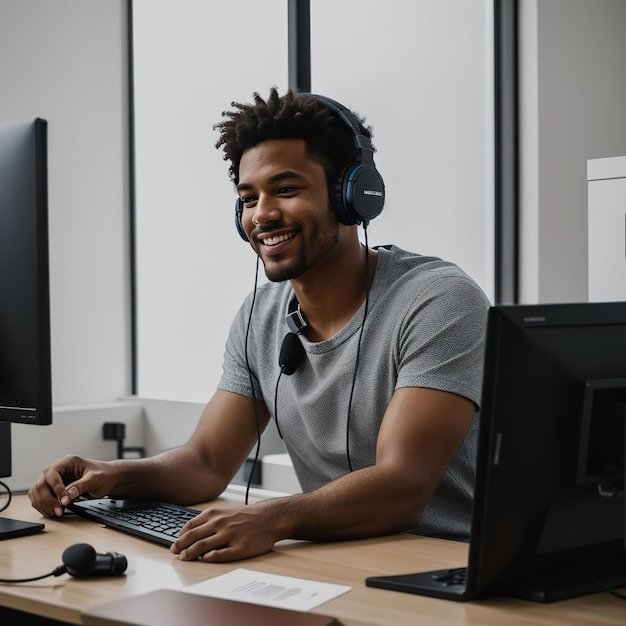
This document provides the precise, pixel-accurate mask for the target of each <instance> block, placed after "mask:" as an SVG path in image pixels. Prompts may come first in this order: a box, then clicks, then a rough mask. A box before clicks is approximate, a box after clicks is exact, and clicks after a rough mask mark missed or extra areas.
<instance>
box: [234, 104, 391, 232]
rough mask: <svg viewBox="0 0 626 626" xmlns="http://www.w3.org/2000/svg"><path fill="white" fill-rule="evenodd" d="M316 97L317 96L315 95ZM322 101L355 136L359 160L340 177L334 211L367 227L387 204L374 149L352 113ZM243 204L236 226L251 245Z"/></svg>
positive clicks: (334, 190) (333, 193) (349, 222)
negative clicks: (243, 216) (363, 223)
mask: <svg viewBox="0 0 626 626" xmlns="http://www.w3.org/2000/svg"><path fill="white" fill-rule="evenodd" d="M311 95H314V94H311ZM315 98H317V100H318V102H319V103H320V104H321V105H322V106H323V107H324V108H326V109H328V110H329V111H330V112H331V113H332V114H333V115H334V116H335V117H337V118H338V119H339V120H341V121H342V122H343V124H344V125H345V126H347V127H348V129H349V130H350V131H351V133H352V135H353V137H354V147H355V148H356V160H355V161H353V162H351V163H348V164H347V165H346V166H345V167H344V168H343V169H342V170H341V171H340V172H339V174H338V175H337V176H336V178H335V180H334V182H333V185H332V189H331V198H332V203H333V208H334V210H335V212H336V214H337V217H338V218H339V221H340V222H341V223H342V224H346V225H347V226H353V225H354V224H361V223H362V222H365V223H366V224H367V223H368V222H369V221H370V220H373V219H374V218H375V217H378V216H379V215H380V213H381V211H382V210H383V206H384V204H385V183H384V181H383V178H382V176H381V175H380V173H379V172H378V170H377V169H376V165H375V164H374V149H373V147H372V142H371V140H370V138H369V137H367V136H366V135H364V134H363V132H362V131H361V126H360V124H359V122H358V120H357V119H356V118H355V116H354V115H353V114H352V112H351V111H350V110H349V109H347V108H346V107H345V106H343V105H342V104H339V102H336V101H335V100H331V99H330V98H326V97H325V96H318V95H315ZM242 214H243V202H242V201H241V199H240V198H237V199H236V201H235V227H236V228H237V232H238V233H239V235H240V236H241V238H242V239H243V240H244V241H245V242H248V236H247V235H246V232H245V230H244V229H243V223H242Z"/></svg>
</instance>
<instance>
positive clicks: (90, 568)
mask: <svg viewBox="0 0 626 626" xmlns="http://www.w3.org/2000/svg"><path fill="white" fill-rule="evenodd" d="M62 561H63V565H59V566H58V567H56V568H55V569H54V570H53V571H51V572H48V573H47V574H42V575H41V576H33V577H31V578H0V583H28V582H32V581H34V580H41V579H42V578H48V576H61V575H62V574H69V575H70V576H74V577H76V578H90V577H92V576H121V575H122V574H123V573H124V572H125V571H126V568H127V567H128V561H127V560H126V557H125V556H124V555H123V554H120V553H119V552H107V553H106V554H98V553H97V552H96V551H95V549H94V548H93V547H92V546H90V545H89V544H88V543H75V544H74V545H71V546H70V547H69V548H66V549H65V550H64V551H63V556H62Z"/></svg>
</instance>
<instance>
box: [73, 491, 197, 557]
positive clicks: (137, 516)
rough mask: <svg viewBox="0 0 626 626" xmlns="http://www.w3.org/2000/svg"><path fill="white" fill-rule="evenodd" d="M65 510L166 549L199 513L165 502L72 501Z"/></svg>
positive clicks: (122, 500) (102, 499)
mask: <svg viewBox="0 0 626 626" xmlns="http://www.w3.org/2000/svg"><path fill="white" fill-rule="evenodd" d="M66 508H67V509H68V510H70V511H72V513H75V514H76V515H79V516H81V517H85V518H87V519H89V520H92V521H94V522H99V523H100V524H104V525H105V526H109V527H111V528H115V529H117V530H121V531H123V532H126V533H129V534H131V535H136V536H137V537H143V538H144V539H148V540H150V541H154V542H156V543H160V544H163V545H166V546H170V545H172V544H173V543H174V541H176V537H177V536H178V531H179V530H180V529H181V528H182V527H183V526H184V524H185V523H186V522H187V521H189V520H190V519H192V518H194V517H195V516H196V515H198V513H200V511H197V510H195V509H190V508H188V507H184V506H179V505H177V504H169V503H167V502H141V501H137V500H124V499H117V498H100V499H94V500H87V499H85V500H76V501H74V502H72V503H71V504H69V505H68V506H67V507H66Z"/></svg>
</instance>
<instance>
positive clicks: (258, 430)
mask: <svg viewBox="0 0 626 626" xmlns="http://www.w3.org/2000/svg"><path fill="white" fill-rule="evenodd" d="M258 283H259V256H258V255H257V258H256V271H255V274H254V291H253V294H252V304H251V305H250V314H249V315H248V325H247V327H246V341H245V344H244V352H245V356H246V367H247V368H248V378H249V379H250V391H251V392H252V407H253V408H254V417H255V420H256V434H257V438H256V451H255V453H254V459H253V461H252V469H251V470H250V475H249V476H248V483H247V484H246V496H245V500H244V502H245V504H248V497H249V494H250V485H251V483H252V477H253V476H254V470H255V468H256V466H257V463H258V461H259V452H260V450H261V420H260V418H259V408H258V407H257V403H256V393H255V392H254V381H253V380H252V369H251V368H250V358H249V356H248V336H249V335H250V326H251V324H252V311H254V303H255V301H256V293H257V286H258Z"/></svg>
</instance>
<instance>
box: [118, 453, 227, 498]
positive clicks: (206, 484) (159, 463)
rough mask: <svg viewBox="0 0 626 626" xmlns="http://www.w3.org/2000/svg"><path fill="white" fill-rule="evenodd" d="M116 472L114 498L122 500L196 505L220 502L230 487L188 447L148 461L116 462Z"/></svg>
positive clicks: (128, 460)
mask: <svg viewBox="0 0 626 626" xmlns="http://www.w3.org/2000/svg"><path fill="white" fill-rule="evenodd" d="M112 469H113V472H114V476H115V478H114V483H115V486H114V487H113V489H112V495H116V496H118V497H127V498H138V497H140V498H147V499H158V500H165V501H167V502H174V503H178V504H195V503H198V502H203V501H206V500H212V499H213V498H216V497H217V496H218V495H219V494H220V493H221V492H222V491H223V490H224V488H225V487H226V485H227V484H228V481H227V480H226V479H224V478H220V477H218V476H217V475H216V474H215V473H214V472H211V471H210V468H208V467H207V466H206V464H204V463H203V462H202V461H201V459H200V457H199V455H198V453H197V452H196V451H195V450H193V449H191V448H188V447H186V446H182V447H180V448H173V449H171V450H167V451H165V452H162V453H161V454H158V455H157V456H154V457H150V458H146V459H127V460H119V461H113V462H112Z"/></svg>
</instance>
